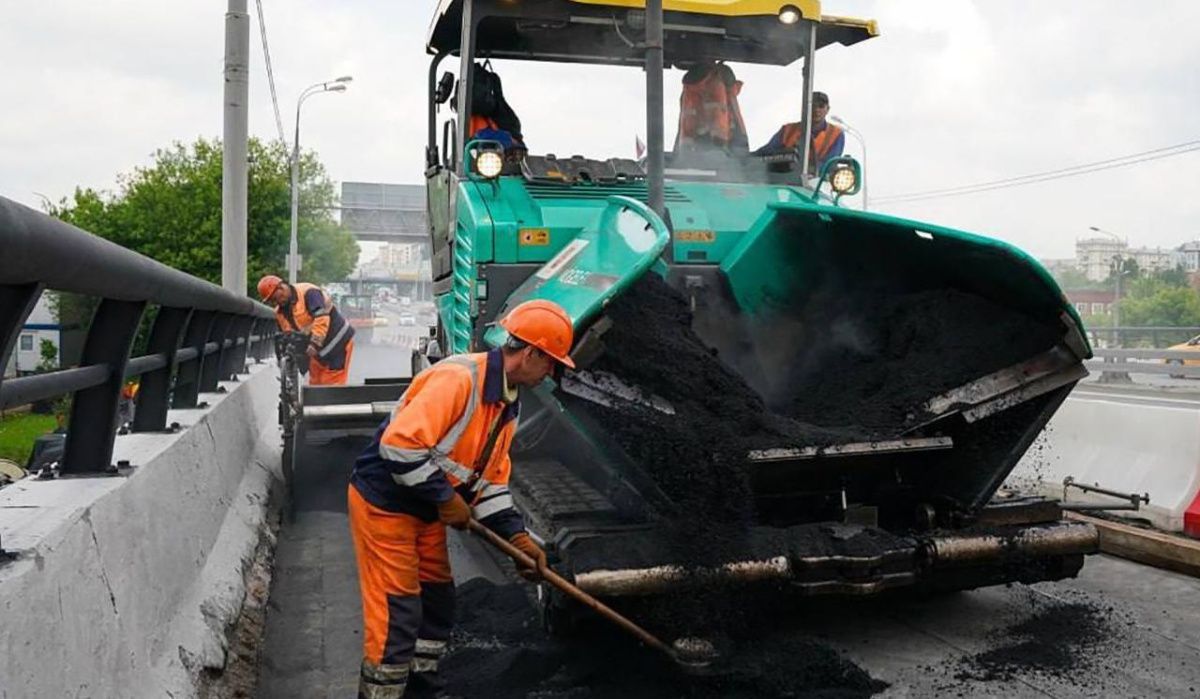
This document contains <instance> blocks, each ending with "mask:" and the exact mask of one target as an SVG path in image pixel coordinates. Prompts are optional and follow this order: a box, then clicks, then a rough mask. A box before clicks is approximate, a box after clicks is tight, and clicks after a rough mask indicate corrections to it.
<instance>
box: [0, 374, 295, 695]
mask: <svg viewBox="0 0 1200 699" xmlns="http://www.w3.org/2000/svg"><path fill="white" fill-rule="evenodd" d="M275 377H276V371H275V368H274V367H273V366H269V365H257V366H253V367H251V370H250V373H249V375H242V376H241V377H240V378H241V380H240V381H236V382H227V383H222V386H224V387H225V388H226V389H227V391H228V392H227V393H224V394H204V395H203V396H202V399H203V400H207V401H208V402H209V403H210V405H209V407H207V408H201V409H194V410H177V411H172V412H171V414H170V417H169V422H178V423H180V425H181V429H180V430H179V431H178V432H176V433H173V434H145V433H143V434H131V435H126V436H119V437H117V441H116V448H115V451H114V457H113V458H114V460H128V461H129V462H130V463H131V464H132V465H133V466H134V470H133V471H132V473H130V474H128V475H127V476H117V477H96V478H70V479H60V480H55V481H36V480H32V479H25V480H23V481H20V482H18V483H16V484H14V485H12V486H10V487H8V488H6V489H4V490H2V491H0V539H2V540H3V544H4V548H5V549H6V550H8V551H10V552H11V551H16V552H17V554H18V556H17V558H16V559H15V560H13V561H10V562H8V563H4V564H0V691H2V692H3V696H5V697H22V698H25V697H53V698H54V699H58V698H60V697H96V698H106V697H113V698H114V699H115V698H118V697H121V698H124V697H167V696H170V697H175V698H176V699H180V698H182V697H189V696H194V695H195V694H196V689H195V687H196V680H197V678H198V677H199V676H200V675H201V674H202V673H204V672H205V671H206V670H219V669H221V668H223V667H224V666H225V653H226V633H227V630H228V628H229V625H230V624H232V623H233V621H234V620H235V619H236V617H237V614H238V612H239V611H240V609H241V605H242V600H243V598H244V592H245V590H244V570H245V567H246V566H247V565H248V562H249V561H250V559H251V558H252V557H253V555H254V552H255V547H256V545H257V543H258V541H259V539H260V536H261V535H262V533H263V529H264V522H265V520H266V516H267V512H268V503H269V502H270V500H271V496H272V492H273V490H274V489H275V488H276V486H277V484H278V483H279V478H280V476H279V443H280V439H279V429H278V426H277V424H276V401H277V397H278V383H277V382H276V378H275Z"/></svg>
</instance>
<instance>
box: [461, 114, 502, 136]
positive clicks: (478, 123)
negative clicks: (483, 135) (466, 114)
mask: <svg viewBox="0 0 1200 699" xmlns="http://www.w3.org/2000/svg"><path fill="white" fill-rule="evenodd" d="M484 129H491V130H493V131H499V130H500V127H499V126H498V125H497V124H496V120H495V119H492V118H491V117H485V116H479V115H478V114H474V115H472V116H471V125H470V127H469V128H468V129H467V131H468V133H469V135H468V136H467V138H475V135H476V134H478V133H479V132H480V131H483V130H484Z"/></svg>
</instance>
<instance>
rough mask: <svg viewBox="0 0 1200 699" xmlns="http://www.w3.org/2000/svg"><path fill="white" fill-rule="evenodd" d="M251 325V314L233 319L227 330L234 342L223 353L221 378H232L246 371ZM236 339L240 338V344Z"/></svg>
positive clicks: (252, 320) (252, 325)
mask: <svg viewBox="0 0 1200 699" xmlns="http://www.w3.org/2000/svg"><path fill="white" fill-rule="evenodd" d="M253 327H254V318H252V317H251V316H239V317H237V318H235V319H234V321H233V325H232V326H230V332H229V336H230V338H232V339H233V342H234V344H233V346H232V347H230V348H229V351H228V353H227V354H226V355H225V360H226V361H225V365H224V366H223V367H221V377H222V378H233V377H234V376H236V375H238V374H244V373H246V352H247V351H249V349H250V330H251V328H253ZM238 340H241V344H238Z"/></svg>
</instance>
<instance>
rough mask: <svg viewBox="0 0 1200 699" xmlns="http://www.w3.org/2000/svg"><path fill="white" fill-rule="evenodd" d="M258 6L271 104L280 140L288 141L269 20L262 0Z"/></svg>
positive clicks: (257, 0) (281, 141)
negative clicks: (264, 14)
mask: <svg viewBox="0 0 1200 699" xmlns="http://www.w3.org/2000/svg"><path fill="white" fill-rule="evenodd" d="M254 4H255V5H257V6H258V29H259V33H260V34H261V35H262V47H263V62H264V63H265V64H266V66H267V83H268V84H269V85H270V86H271V106H272V107H274V108H275V128H276V129H277V130H278V131H279V142H280V143H284V144H286V143H287V136H286V135H284V133H283V117H281V116H280V115H279V97H278V96H277V95H276V94H275V72H274V71H273V70H271V48H270V47H269V46H268V45H267V22H266V20H265V19H263V6H262V0H254Z"/></svg>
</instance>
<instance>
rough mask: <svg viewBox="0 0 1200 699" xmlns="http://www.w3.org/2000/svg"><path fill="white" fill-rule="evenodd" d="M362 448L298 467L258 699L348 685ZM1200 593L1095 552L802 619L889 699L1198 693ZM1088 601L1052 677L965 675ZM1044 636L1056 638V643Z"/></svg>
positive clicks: (484, 565) (826, 607)
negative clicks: (352, 470)
mask: <svg viewBox="0 0 1200 699" xmlns="http://www.w3.org/2000/svg"><path fill="white" fill-rule="evenodd" d="M368 357H369V359H368ZM361 359H363V360H364V361H362V362H361V364H359V366H360V367H361V368H360V369H359V371H360V372H361V371H370V372H371V373H375V374H387V373H391V374H393V375H395V374H396V373H397V371H398V368H399V367H403V366H404V365H405V364H406V363H407V352H395V351H394V350H391V349H388V348H381V347H378V346H375V347H371V348H370V349H368V350H367V351H366V352H364V353H363V354H362V355H361ZM383 363H386V364H387V367H383V366H381V364H383ZM400 371H402V369H401V370H400ZM362 443H363V442H362V440H361V439H358V440H355V439H339V440H334V441H331V442H329V443H327V444H325V445H321V446H313V447H310V449H309V451H307V452H306V456H307V458H306V461H305V462H304V463H303V464H302V465H301V468H300V470H299V471H298V474H297V485H298V488H297V490H298V493H299V497H298V508H297V510H298V511H297V517H296V520H295V522H294V523H292V524H290V525H285V527H284V530H283V531H282V533H281V535H280V538H279V546H278V551H277V559H276V560H277V564H276V571H275V578H274V582H273V588H272V595H271V602H270V609H269V613H268V618H267V632H266V647H265V649H264V658H263V662H262V665H261V669H260V675H259V688H258V696H259V697H263V698H265V699H273V698H275V697H314V698H316V697H339V698H340V697H347V696H352V694H353V688H354V686H355V681H356V674H357V668H358V662H359V650H360V643H361V637H360V633H361V632H360V628H359V624H360V602H359V598H358V593H357V582H356V574H355V566H354V558H353V552H352V550H351V545H350V539H349V534H348V529H347V522H346V515H345V487H346V475H347V471H348V468H349V465H350V463H351V462H352V461H353V459H354V457H355V456H356V455H357V453H358V451H359V449H361V446H362ZM451 557H452V559H453V566H454V568H455V574H456V578H457V579H460V580H462V579H466V578H469V577H474V576H476V575H484V576H487V577H489V578H491V579H499V578H501V577H502V574H501V572H500V569H499V568H498V567H497V566H496V564H495V563H494V562H493V560H492V559H491V558H490V557H489V556H488V555H487V553H486V552H485V551H483V550H482V549H481V548H480V547H479V544H478V543H477V542H474V541H471V540H465V541H463V540H457V539H456V540H453V542H452V551H451ZM1198 599H1200V580H1197V579H1194V578H1190V577H1186V576H1183V575H1178V574H1175V573H1169V572H1165V571H1160V570H1156V569H1153V568H1148V567H1144V566H1141V565H1138V564H1134V563H1130V562H1128V561H1124V560H1121V559H1116V558H1111V557H1108V556H1103V555H1100V556H1093V557H1091V558H1090V559H1089V560H1088V562H1087V564H1086V565H1085V566H1084V569H1083V572H1082V573H1081V575H1080V577H1079V578H1078V579H1075V580H1068V581H1063V582H1058V583H1041V584H1037V585H1032V586H1028V585H1019V584H1018V585H1011V586H1008V587H995V588H988V589H984V590H976V591H971V592H963V593H957V594H952V595H946V596H941V597H935V598H928V599H907V598H906V599H903V600H901V601H899V602H898V601H897V600H896V599H886V600H849V601H844V602H833V603H830V602H827V601H822V602H821V603H819V604H815V605H812V608H811V609H808V610H807V611H805V612H804V617H803V621H802V623H803V624H804V625H805V627H806V628H808V629H809V630H811V632H812V634H813V635H814V636H816V637H818V638H821V639H822V640H824V641H826V642H827V643H829V644H831V645H832V646H834V647H835V648H838V649H839V650H841V651H842V652H844V653H845V654H846V655H847V656H848V657H849V658H850V659H852V660H853V661H854V662H856V663H858V664H859V665H860V666H862V667H863V668H864V669H866V670H867V671H868V672H870V673H871V674H872V676H874V677H876V678H878V679H881V680H884V681H885V682H888V683H889V684H890V685H891V686H890V688H889V689H888V690H887V691H886V692H885V693H884V696H933V695H940V694H945V693H949V694H952V695H955V696H1004V697H1076V696H1195V695H1196V692H1197V689H1198V688H1200V605H1197V604H1196V600H1198ZM1079 603H1082V604H1083V605H1085V606H1087V607H1088V608H1089V609H1091V610H1093V611H1094V612H1095V613H1096V614H1097V615H1098V616H1099V617H1100V618H1101V619H1102V620H1103V622H1104V627H1105V629H1106V631H1105V633H1104V637H1103V639H1102V640H1101V642H1100V643H1099V644H1098V645H1097V646H1096V647H1094V648H1090V649H1088V650H1087V651H1086V653H1084V654H1083V656H1082V657H1081V658H1080V659H1079V661H1078V663H1077V664H1073V665H1072V667H1069V668H1065V669H1064V668H1058V669H1056V670H1055V671H1053V672H1044V671H1038V670H1035V669H1029V670H1017V671H1015V672H1013V673H1012V674H1011V675H1010V676H1008V677H1004V678H1000V677H991V678H989V679H972V678H971V677H969V675H974V676H977V674H978V673H976V672H975V671H974V670H972V669H971V668H972V666H971V665H970V664H969V663H964V658H968V657H971V656H973V655H976V654H979V653H981V652H986V651H988V650H989V649H993V650H994V649H995V648H997V647H998V646H1003V645H1004V643H1005V642H1007V641H1011V638H1012V637H1011V636H1005V634H1004V631H1005V629H1011V628H1012V627H1013V626H1015V625H1018V624H1020V623H1022V622H1025V621H1028V620H1029V619H1031V618H1032V617H1036V616H1038V615H1039V614H1043V613H1045V612H1046V611H1048V610H1054V609H1060V608H1063V607H1064V605H1071V604H1079ZM1018 640H1019V639H1018ZM1032 640H1033V641H1034V642H1036V641H1037V640H1038V639H1032ZM1041 640H1043V641H1047V642H1050V643H1051V646H1052V645H1053V639H1052V638H1051V639H1041ZM1076 665H1077V666H1076Z"/></svg>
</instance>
